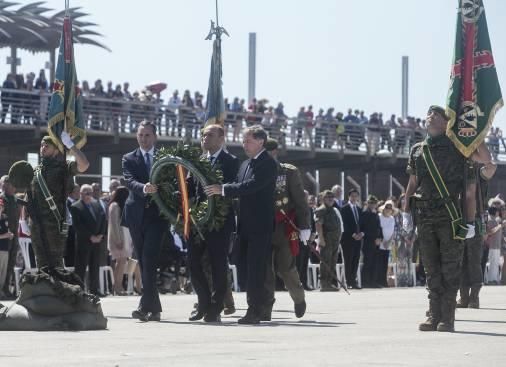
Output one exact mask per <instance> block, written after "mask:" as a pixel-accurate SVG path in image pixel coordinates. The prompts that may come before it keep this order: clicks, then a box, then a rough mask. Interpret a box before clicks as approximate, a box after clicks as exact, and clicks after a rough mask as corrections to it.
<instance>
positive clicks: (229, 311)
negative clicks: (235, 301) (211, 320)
mask: <svg viewBox="0 0 506 367" xmlns="http://www.w3.org/2000/svg"><path fill="white" fill-rule="evenodd" d="M234 313H235V306H234V305H230V306H225V308H224V309H223V314H225V315H232V314H234Z"/></svg>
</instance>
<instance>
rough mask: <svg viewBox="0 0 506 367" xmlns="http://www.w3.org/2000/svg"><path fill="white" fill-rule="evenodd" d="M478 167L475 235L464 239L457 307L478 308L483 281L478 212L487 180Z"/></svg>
mask: <svg viewBox="0 0 506 367" xmlns="http://www.w3.org/2000/svg"><path fill="white" fill-rule="evenodd" d="M480 168H481V167H478V166H477V167H476V170H475V177H476V182H477V186H478V187H477V190H476V202H477V204H478V205H477V208H478V209H477V210H478V213H477V216H476V224H477V226H476V236H475V237H474V238H470V239H467V240H465V241H464V257H463V263H462V275H461V277H460V299H459V300H458V302H457V307H460V308H465V307H470V308H479V307H480V301H479V294H480V289H481V285H482V283H483V272H482V269H481V260H482V259H481V257H482V252H483V241H484V240H483V232H484V225H483V223H482V218H481V215H480V212H483V211H484V205H483V200H484V198H486V197H487V191H488V181H487V180H485V179H483V178H482V177H481V176H480Z"/></svg>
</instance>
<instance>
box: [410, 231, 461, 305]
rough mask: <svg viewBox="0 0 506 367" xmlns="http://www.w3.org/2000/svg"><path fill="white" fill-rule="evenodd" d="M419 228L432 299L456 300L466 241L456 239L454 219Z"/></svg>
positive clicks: (428, 286) (421, 248) (421, 250)
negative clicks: (452, 221)
mask: <svg viewBox="0 0 506 367" xmlns="http://www.w3.org/2000/svg"><path fill="white" fill-rule="evenodd" d="M417 227H418V238H419V240H420V252H421V255H422V260H423V265H424V267H425V272H426V275H427V289H428V291H429V299H441V298H444V299H446V300H448V301H451V300H452V299H453V302H455V298H456V296H457V291H458V289H459V286H460V273H461V269H462V254H463V251H464V243H463V241H460V240H455V239H453V232H452V228H451V224H450V221H431V222H422V223H418V225H417Z"/></svg>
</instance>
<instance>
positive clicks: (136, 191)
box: [121, 148, 159, 228]
mask: <svg viewBox="0 0 506 367" xmlns="http://www.w3.org/2000/svg"><path fill="white" fill-rule="evenodd" d="M155 154H156V150H155ZM121 163H122V167H123V177H124V178H125V183H126V187H128V190H129V191H130V193H129V195H128V198H127V200H126V202H125V208H124V210H123V214H122V219H121V225H123V226H125V227H129V228H130V227H133V226H140V225H141V223H142V220H143V218H144V214H145V213H144V212H145V209H146V204H148V201H147V200H149V197H148V196H147V195H146V194H144V191H143V189H144V185H145V184H146V183H148V182H149V174H148V171H147V167H146V163H145V162H144V157H143V156H142V152H141V150H140V148H137V149H135V150H134V151H133V152H130V153H127V154H125V155H124V156H123V159H122V162H121ZM149 209H150V210H152V211H154V212H155V213H156V214H157V215H159V211H158V207H157V206H156V205H154V204H151V205H150V208H149Z"/></svg>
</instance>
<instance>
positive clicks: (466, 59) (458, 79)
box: [446, 0, 503, 157]
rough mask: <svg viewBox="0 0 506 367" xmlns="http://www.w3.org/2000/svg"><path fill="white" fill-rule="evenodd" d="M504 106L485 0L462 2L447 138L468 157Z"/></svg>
mask: <svg viewBox="0 0 506 367" xmlns="http://www.w3.org/2000/svg"><path fill="white" fill-rule="evenodd" d="M502 106H503V100H502V94H501V87H500V86H499V80H498V79H497V71H496V68H495V63H494V57H493V55H492V46H491V44H490V38H489V35H488V27H487V18H486V17H485V9H484V7H483V1H482V0H459V8H458V15H457V32H456V37H455V51H454V56H453V65H452V73H451V80H450V89H449V91H448V99H447V102H446V113H447V115H448V116H449V117H450V121H449V123H448V129H447V135H448V137H449V138H450V139H451V140H452V141H453V143H454V144H455V146H456V147H457V149H458V150H459V151H460V152H461V153H462V154H463V155H464V156H466V157H469V156H470V155H471V154H472V153H473V152H474V151H475V150H476V148H477V147H478V146H479V145H480V144H481V143H482V142H483V140H484V139H485V136H486V135H487V133H488V130H489V129H490V126H491V125H492V122H493V121H494V117H495V114H496V112H497V111H498V110H499V109H500V108H501V107H502Z"/></svg>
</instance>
